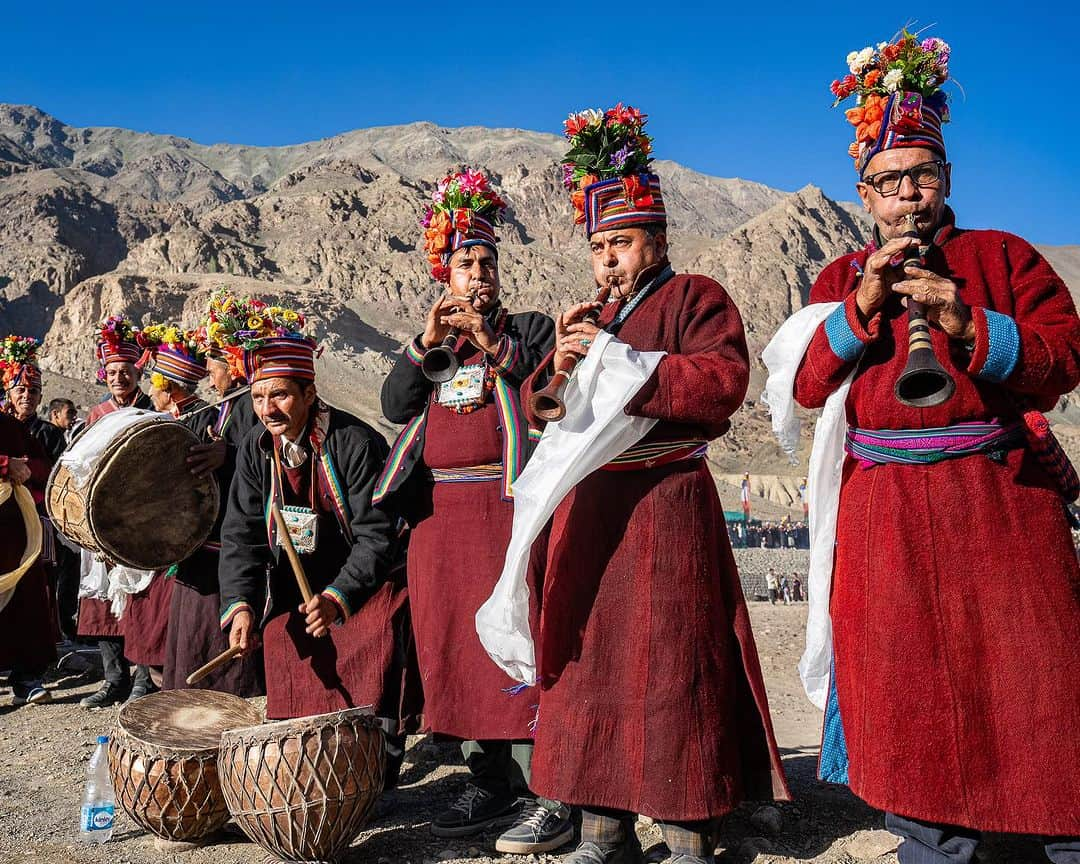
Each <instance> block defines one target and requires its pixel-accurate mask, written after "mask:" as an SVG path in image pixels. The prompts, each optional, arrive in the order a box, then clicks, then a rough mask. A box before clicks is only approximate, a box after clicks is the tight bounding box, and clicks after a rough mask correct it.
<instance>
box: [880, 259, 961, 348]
mask: <svg viewBox="0 0 1080 864" xmlns="http://www.w3.org/2000/svg"><path fill="white" fill-rule="evenodd" d="M903 275H904V278H903V279H902V280H900V281H899V282H896V283H894V284H893V286H892V290H893V291H894V292H896V293H897V294H903V295H904V296H905V297H911V298H912V299H914V300H916V301H917V302H919V303H922V304H923V306H925V307H926V320H927V321H931V322H933V323H935V324H937V325H938V326H939V327H940V328H941V329H942V330H944V331H945V333H946V335H948V337H949V338H950V339H960V340H963V341H964V342H973V341H975V322H974V321H972V320H971V308H970V307H969V306H968V305H967V304H966V303H965V302H964V301H963V300H961V299H960V290H959V289H958V288H957V286H956V283H955V282H953V281H952V280H951V279H946V278H945V277H944V276H939V275H938V274H937V273H933V272H931V271H930V270H924V269H923V268H922V267H919V266H918V264H908V265H907V266H906V267H904V274H903Z"/></svg>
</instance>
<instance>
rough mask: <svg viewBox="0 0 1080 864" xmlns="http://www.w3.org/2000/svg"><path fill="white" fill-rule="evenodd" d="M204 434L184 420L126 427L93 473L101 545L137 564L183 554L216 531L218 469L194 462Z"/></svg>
mask: <svg viewBox="0 0 1080 864" xmlns="http://www.w3.org/2000/svg"><path fill="white" fill-rule="evenodd" d="M198 443H199V439H198V437H197V436H196V435H195V433H194V432H192V431H191V430H190V429H188V428H187V427H186V426H184V425H183V424H182V423H162V422H154V421H150V422H146V423H144V424H139V425H135V426H132V427H131V428H129V429H126V430H124V431H123V432H122V433H121V434H119V435H118V436H117V438H116V440H115V441H113V442H112V443H111V444H110V446H109V449H108V450H107V451H106V452H105V453H104V455H103V458H102V461H101V464H100V465H99V467H98V470H97V472H96V474H95V477H94V480H93V488H92V490H91V492H90V501H89V508H88V509H89V511H90V523H91V531H92V533H93V535H94V537H96V538H97V540H98V543H99V545H100V546H101V551H102V552H103V553H104V554H105V555H106V556H108V557H109V558H112V559H113V560H115V561H117V562H118V563H120V564H126V565H128V566H129V567H134V568H136V569H138V570H160V569H162V568H164V567H168V566H170V565H171V564H175V563H177V562H179V561H183V560H184V559H185V558H187V557H188V556H189V555H191V553H193V552H194V551H195V550H196V549H198V548H199V546H201V545H202V544H203V541H205V540H206V538H207V537H208V536H210V531H211V529H212V528H213V527H214V520H215V519H216V518H217V512H218V487H217V481H216V480H215V479H214V477H212V476H211V477H207V478H205V479H202V480H199V479H197V478H196V477H195V476H194V475H192V473H191V471H190V470H189V469H188V465H187V455H188V451H189V450H190V449H191V447H192V446H193V445H195V444H198Z"/></svg>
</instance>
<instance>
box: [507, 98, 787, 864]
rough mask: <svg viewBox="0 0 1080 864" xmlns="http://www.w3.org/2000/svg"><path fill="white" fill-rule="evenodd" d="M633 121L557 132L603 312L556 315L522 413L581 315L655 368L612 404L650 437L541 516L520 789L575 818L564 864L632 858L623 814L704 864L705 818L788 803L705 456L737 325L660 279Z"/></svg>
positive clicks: (730, 394)
mask: <svg viewBox="0 0 1080 864" xmlns="http://www.w3.org/2000/svg"><path fill="white" fill-rule="evenodd" d="M600 124H606V125H607V128H608V133H607V135H606V136H605V140H607V141H611V140H612V139H615V140H616V141H618V143H623V144H625V145H626V148H627V149H620V150H619V151H618V152H615V153H611V154H609V153H606V152H600V153H590V154H589V157H590V158H588V159H587V160H585V159H582V161H583V162H587V164H588V165H589V166H595V165H597V164H601V165H613V166H615V165H617V164H619V163H620V160H621V164H622V165H624V166H630V167H631V168H632V169H633V170H632V171H631V172H630V173H625V174H620V173H618V172H619V169H615V171H614V172H612V173H614V176H610V175H609V177H608V178H607V179H599V178H597V177H596V176H595V175H593V174H591V173H589V171H588V169H585V168H582V166H581V165H580V164H577V162H576V158H575V157H576V156H580V155H581V153H582V150H583V149H587V148H588V147H589V143H588V140H586V139H589V140H592V141H595V140H597V139H598V138H600V137H602V135H601V132H600V129H599V125H600ZM643 124H644V118H643V117H642V116H641V115H640V114H639V113H637V112H636V111H635V110H634V109H630V108H625V109H624V108H622V106H618V107H617V108H615V109H612V110H610V111H608V112H605V113H604V114H600V112H587V113H586V114H583V115H575V116H574V117H571V120H570V121H568V124H567V135H568V137H569V138H570V139H571V151H570V154H568V157H567V160H565V164H566V166H567V180H568V185H571V184H572V185H573V186H580V187H582V188H580V189H578V192H580V193H582V194H580V195H578V194H577V193H575V197H574V201H575V203H577V204H579V205H580V206H579V221H580V222H583V223H584V224H585V231H586V236H587V237H588V241H589V248H590V252H591V260H592V268H593V275H594V277H595V280H596V284H597V286H607V287H609V288H610V296H609V301H608V302H607V303H606V304H604V305H603V307H602V309H597V307H598V304H594V303H583V304H579V305H576V306H573V307H571V308H570V309H568V310H567V311H565V312H564V313H563V314H562V315H561V316H560V317H559V318H558V320H557V322H556V346H555V351H554V352H553V355H549V357H548V358H546V359H545V361H544V362H543V363H542V364H541V366H540V367H539V370H538V371H537V373H535V374H534V375H533V376H531V377H530V378H529V379H528V380H527V381H526V382H525V384H524V385H523V388H522V398H523V402H524V403H525V404H526V405H527V406H528V404H529V400H530V395H531V394H532V393H533V392H535V391H536V390H537V389H539V388H541V387H542V386H543V385H544V384H545V383H546V382H547V380H548V378H549V376H550V375H551V373H552V370H553V369H557V368H560V367H561V366H562V364H563V362H564V360H565V359H566V358H567V357H569V356H571V355H573V356H577V357H584V356H585V355H586V354H587V352H588V350H589V346H590V345H591V344H592V342H593V340H594V338H595V336H596V334H597V330H598V327H597V325H594V324H592V323H589V322H588V321H587V320H585V317H584V316H585V314H586V313H587V312H589V311H590V310H597V311H599V313H600V317H599V327H601V328H604V329H605V330H607V331H608V332H610V333H612V334H613V335H615V336H616V337H617V338H618V339H619V340H621V341H623V342H625V343H627V344H629V345H630V346H631V347H632V348H634V349H636V350H638V351H650V352H651V351H663V352H666V356H664V357H663V358H662V359H661V360H660V361H659V365H658V366H657V368H656V371H655V373H654V374H653V375H652V376H651V377H650V378H649V379H648V381H647V382H646V383H645V385H644V386H643V387H642V389H641V390H639V391H638V393H637V395H636V396H634V397H633V398H632V400H631V401H630V402H629V404H628V405H627V406H626V408H625V411H626V413H628V414H630V415H636V416H639V417H647V418H654V419H656V420H657V421H658V422H657V423H656V425H655V426H653V427H652V429H651V431H649V432H648V434H647V435H646V436H645V438H643V439H642V440H641V442H640V443H639V444H638V445H635V446H634V447H632V448H630V450H628V451H626V452H625V453H624V454H623V455H622V456H620V457H619V459H618V461H617V463H616V462H613V463H611V464H609V465H607V466H605V467H604V468H601V469H600V470H598V471H595V472H594V473H592V474H591V475H589V476H587V477H586V478H585V479H584V480H583V481H581V482H580V483H578V485H577V486H576V487H575V488H574V489H573V490H572V491H571V492H570V493H569V494H568V495H567V496H566V498H565V499H564V500H563V501H562V503H561V504H560V505H559V506H558V508H557V509H556V510H555V513H554V516H553V518H552V524H551V536H550V540H549V542H548V547H547V568H546V570H545V574H544V596H543V602H542V606H541V609H542V612H541V626H540V634H539V639H538V640H537V642H538V651H537V654H538V663H539V668H538V676H537V677H538V683H539V685H540V710H539V722H538V725H537V731H536V750H535V754H534V757H533V779H532V783H533V789H534V790H535V791H536V792H537V793H538V794H541V795H545V796H548V797H551V798H556V799H558V800H561V801H566V802H569V803H572V804H576V805H579V806H580V807H581V808H582V809H583V816H582V828H581V844H580V845H579V847H578V848H577V850H575V851H574V852H573V853H571V854H570V855H569V856H567V858H566V859H565V860H566V861H567V862H568V864H571V862H572V864H607V862H612V861H621V860H625V859H626V858H628V857H632V856H633V854H634V853H635V852H636V851H637V850H636V849H635V848H634V847H635V845H636V842H637V841H636V837H635V835H634V831H633V817H634V814H643V815H646V816H650V817H652V818H653V819H655V820H657V821H658V822H660V823H661V827H662V830H663V834H664V840H665V842H666V844H667V846H668V847H669V848H668V850H667V852H666V853H663V852H660V853H659V854H661V855H663V854H666V855H667V860H672V861H674V860H678V861H680V862H684V864H700V862H705V861H712V859H713V848H714V846H715V842H714V830H713V828H714V822H715V820H717V819H718V818H719V817H721V816H723V815H725V814H726V813H728V812H730V811H731V810H733V809H734V808H735V807H737V806H738V805H739V803H740V802H741V801H743V800H745V799H754V798H758V799H761V798H769V799H771V798H773V797H774V795H776V796H780V797H784V796H786V791H787V790H786V786H785V783H784V780H783V774H782V769H781V767H780V759H779V755H778V753H777V750H776V745H775V741H774V737H773V733H772V728H771V721H770V718H769V709H768V703H767V700H766V696H765V688H764V684H763V681H762V677H761V671H760V668H759V664H758V659H757V651H756V648H755V646H754V639H753V634H752V633H751V630H750V621H749V617H748V615H747V610H746V605H745V603H744V600H743V596H742V590H741V588H740V585H739V577H738V573H737V571H736V568H735V562H734V560H733V557H732V553H731V547H730V545H729V544H728V541H727V532H726V529H725V523H724V511H723V507H722V505H721V503H720V500H719V497H718V495H717V492H716V485H715V482H714V481H713V479H712V477H711V475H710V473H709V469H708V466H707V464H706V462H705V459H704V458H703V456H704V453H705V449H706V445H707V443H708V442H709V441H710V440H712V439H714V438H717V437H719V436H720V435H723V434H724V433H725V432H726V431H727V430H728V428H729V427H730V422H729V418H730V417H731V415H732V414H733V413H734V412H735V411H737V410H738V408H739V406H740V405H741V404H742V399H743V395H744V394H745V392H746V387H747V382H748V379H749V362H748V358H747V352H746V343H745V340H744V336H743V327H742V321H741V319H740V317H739V312H738V310H737V309H736V308H735V305H734V304H733V303H732V302H731V300H730V298H729V297H728V296H727V293H726V292H725V291H724V289H723V288H722V287H721V286H720V285H719V284H717V283H716V282H714V281H713V280H712V279H709V278H708V277H706V276H698V275H676V274H675V273H674V271H673V270H672V267H671V265H670V264H669V262H668V259H667V248H668V246H667V229H666V214H665V210H664V204H663V198H662V194H661V190H660V181H659V178H657V177H656V175H653V174H650V173H647V166H648V163H649V160H648V158H647V154H648V149H646V148H647V146H648V138H647V136H645V135H644V133H643V131H642V130H641V127H642V126H643ZM643 142H644V144H643ZM579 145H580V146H579ZM612 146H617V145H612ZM628 153H629V156H628V155H627V154H628ZM530 419H531V420H532V421H533V422H534V423H537V424H540V425H542V423H541V420H540V418H539V417H535V416H532V417H530Z"/></svg>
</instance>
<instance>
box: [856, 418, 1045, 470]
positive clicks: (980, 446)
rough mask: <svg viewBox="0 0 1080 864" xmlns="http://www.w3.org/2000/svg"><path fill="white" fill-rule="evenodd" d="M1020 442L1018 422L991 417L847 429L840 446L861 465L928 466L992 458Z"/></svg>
mask: <svg viewBox="0 0 1080 864" xmlns="http://www.w3.org/2000/svg"><path fill="white" fill-rule="evenodd" d="M1024 443H1025V436H1024V428H1023V424H1022V423H1020V422H1013V423H1009V424H1002V423H999V422H998V421H997V420H991V421H989V422H987V423H982V422H972V423H955V424H953V425H952V426H943V427H940V428H936V429H856V428H852V429H849V430H848V433H847V440H846V441H845V443H844V449H845V450H846V451H847V452H848V454H849V455H850V456H851V457H852V458H854V459H857V460H858V461H859V464H860V465H861V466H862V467H863V468H869V467H870V466H872V465H884V464H887V463H895V464H900V465H932V464H934V463H935V462H944V461H945V460H946V459H959V458H961V457H962V456H971V455H972V454H975V453H985V454H986V455H987V456H991V457H994V456H1000V455H1001V454H1003V453H1005V452H1006V451H1007V450H1015V449H1016V448H1018V447H1023V446H1024Z"/></svg>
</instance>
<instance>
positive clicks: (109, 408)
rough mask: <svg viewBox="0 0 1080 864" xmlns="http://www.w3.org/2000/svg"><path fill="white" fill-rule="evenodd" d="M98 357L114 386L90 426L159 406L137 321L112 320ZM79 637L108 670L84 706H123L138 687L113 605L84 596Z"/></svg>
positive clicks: (141, 682) (146, 676)
mask: <svg viewBox="0 0 1080 864" xmlns="http://www.w3.org/2000/svg"><path fill="white" fill-rule="evenodd" d="M97 356H98V362H99V364H100V366H101V369H100V371H99V373H98V377H99V379H100V380H103V381H104V382H105V386H106V387H108V389H109V397H108V398H107V399H104V400H103V401H101V402H99V403H98V404H97V405H95V406H94V407H93V408H91V409H90V413H89V414H88V415H87V417H86V425H87V426H92V425H93V424H94V423H96V422H97V421H98V420H100V419H101V418H102V417H104V416H105V415H106V414H111V413H112V412H113V411H119V410H120V409H121V408H144V409H151V408H152V407H153V406H152V404H151V402H150V399H149V397H148V396H147V395H146V394H145V393H143V392H142V390H140V389H139V377H140V376H141V374H142V373H141V371H140V370H139V369H138V368H137V366H136V363H138V361H139V359H140V358H141V357H142V349H140V348H139V346H138V345H137V344H136V342H135V337H134V329H133V328H132V326H131V322H129V321H125V320H124V319H121V318H119V317H117V316H113V317H111V318H108V319H106V321H105V322H104V323H103V325H102V327H101V333H100V336H99V339H98V344H97ZM78 635H79V636H80V637H83V638H86V639H96V640H97V643H98V648H99V649H100V651H101V661H102V666H103V667H104V671H105V680H104V682H102V685H101V687H100V688H99V689H98V690H97V691H96V692H95V693H91V694H90V695H89V696H87V697H85V698H84V699H83V700H82V701H80V702H79V704H80V705H82V706H83V707H84V708H102V707H104V706H106V705H113V704H115V703H116V702H121V701H123V700H124V699H125V698H127V697H128V696H129V695H130V693H131V691H132V689H134V688H133V685H132V681H131V673H130V670H129V669H128V663H127V660H125V659H124V631H123V628H122V627H121V625H120V622H119V621H118V620H117V618H116V616H115V615H113V614H112V610H111V609H110V608H109V603H108V601H107V600H99V599H97V598H95V597H84V598H82V600H80V601H79V630H78ZM136 675H137V680H136V682H135V686H136V687H138V689H139V690H149V688H150V687H151V686H152V685H151V682H150V670H149V669H147V668H146V667H145V666H142V667H138V668H137V669H136Z"/></svg>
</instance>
